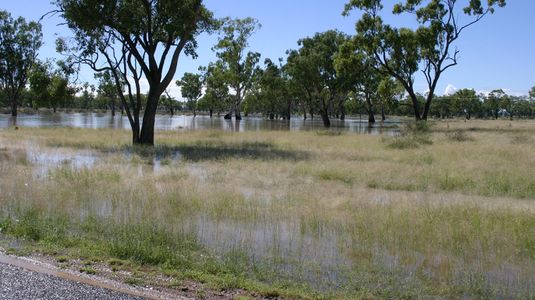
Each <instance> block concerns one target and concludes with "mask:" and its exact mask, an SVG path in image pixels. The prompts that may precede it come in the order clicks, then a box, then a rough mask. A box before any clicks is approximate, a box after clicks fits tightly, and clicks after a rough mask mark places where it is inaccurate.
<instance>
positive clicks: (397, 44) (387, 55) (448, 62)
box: [344, 0, 505, 120]
mask: <svg viewBox="0 0 535 300" xmlns="http://www.w3.org/2000/svg"><path fill="white" fill-rule="evenodd" d="M459 5H460V3H458V1H447V2H442V1H435V0H428V1H413V0H407V1H403V2H400V3H397V4H395V5H394V7H393V13H394V14H402V13H408V14H412V15H414V16H415V17H416V21H417V22H418V25H419V27H418V28H417V29H416V30H412V29H408V28H395V27H392V26H390V25H386V24H384V23H383V19H382V18H381V16H380V13H381V10H382V9H383V6H382V1H380V0H351V1H349V3H348V4H347V5H346V7H345V10H344V14H345V15H348V14H349V12H350V11H351V10H353V9H355V8H357V9H360V10H362V11H363V15H362V17H361V19H360V20H359V21H358V22H357V35H356V37H355V40H356V43H357V44H359V45H361V46H362V49H363V50H364V51H365V52H366V53H367V54H368V55H369V57H372V58H373V59H374V60H375V62H376V63H377V64H378V65H380V66H381V67H382V69H383V71H384V72H386V73H388V74H389V75H390V76H392V77H395V78H396V79H397V80H398V81H399V82H400V83H401V84H402V85H403V87H404V88H405V90H406V91H407V93H408V94H409V97H410V99H411V101H412V105H413V109H414V113H415V117H416V120H420V119H427V117H428V114H429V111H430V107H431V103H432V100H433V98H434V93H435V90H436V87H437V84H438V81H439V79H440V77H441V75H442V73H443V72H445V71H446V70H447V69H449V68H451V67H453V66H455V65H457V56H458V53H459V50H457V49H456V48H455V47H454V44H455V42H456V41H457V40H458V39H459V37H460V35H461V33H462V32H463V31H464V30H465V29H466V28H467V27H470V26H471V25H473V24H475V23H477V22H479V21H480V20H481V19H482V18H483V17H484V16H485V15H487V14H491V13H493V12H494V7H496V6H500V7H503V6H505V0H500V1H487V5H486V6H485V5H483V4H482V2H481V1H469V3H466V6H465V7H464V8H461V10H462V11H463V12H464V13H465V14H466V15H468V16H471V18H472V19H471V20H470V21H468V22H467V23H465V24H463V23H462V22H461V21H462V20H461V18H460V16H459V15H460V14H459ZM418 70H421V71H422V72H423V74H424V77H425V79H426V82H427V86H428V90H429V92H428V96H427V97H426V101H425V104H424V106H423V108H422V107H421V106H420V103H419V101H418V98H417V95H416V93H415V91H414V80H415V76H414V75H415V73H416V72H417V71H418Z"/></svg>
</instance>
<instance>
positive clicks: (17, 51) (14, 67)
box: [0, 11, 43, 117]
mask: <svg viewBox="0 0 535 300" xmlns="http://www.w3.org/2000/svg"><path fill="white" fill-rule="evenodd" d="M42 39H43V34H42V32H41V24H39V23H37V22H29V23H28V22H26V20H25V19H24V18H22V17H20V18H17V19H13V18H12V17H11V15H10V14H9V13H8V12H6V11H0V89H1V90H3V91H4V93H6V95H7V98H8V101H9V102H10V105H11V115H12V116H14V117H15V116H17V108H18V106H19V98H20V96H21V93H22V92H23V90H24V89H25V88H26V84H27V83H28V76H29V73H30V69H31V68H32V67H33V65H34V63H35V61H36V59H37V51H38V50H39V48H41V45H42V44H43V42H42Z"/></svg>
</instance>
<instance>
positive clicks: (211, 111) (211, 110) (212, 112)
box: [210, 109, 214, 119]
mask: <svg viewBox="0 0 535 300" xmlns="http://www.w3.org/2000/svg"><path fill="white" fill-rule="evenodd" d="M213 115H214V110H213V109H210V119H211V118H212V116H213Z"/></svg>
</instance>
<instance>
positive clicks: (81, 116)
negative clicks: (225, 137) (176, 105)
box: [0, 113, 400, 135]
mask: <svg viewBox="0 0 535 300" xmlns="http://www.w3.org/2000/svg"><path fill="white" fill-rule="evenodd" d="M15 125H17V126H21V127H41V128H54V127H75V128H88V129H103V128H107V129H130V123H129V122H128V118H127V117H126V116H120V115H119V116H116V117H111V116H110V114H109V113H56V114H52V113H43V114H34V115H20V116H18V117H17V118H16V120H15V119H13V118H12V117H11V116H9V115H0V128H7V127H12V126H15ZM399 125H400V121H399V120H398V119H393V120H388V121H387V122H384V123H381V122H378V123H377V124H374V125H372V126H369V124H368V122H367V121H366V119H365V118H364V119H359V118H348V119H346V120H345V121H340V120H336V119H333V120H332V127H331V130H333V131H347V132H354V133H360V134H386V135H391V134H395V133H396V132H397V131H398V129H399V127H398V126H399ZM156 128H157V129H159V130H195V129H216V130H218V129H220V130H224V131H233V132H245V131H263V130H283V131H310V130H322V129H324V127H323V123H322V122H321V119H320V118H319V117H317V118H315V119H314V120H310V119H309V120H306V121H305V120H303V119H302V117H295V118H292V120H291V121H282V120H267V119H265V118H261V117H248V118H244V119H243V120H242V121H240V122H236V121H234V120H232V121H230V120H225V119H223V117H216V116H214V117H213V118H210V117H208V116H197V117H195V118H194V117H193V116H185V115H182V116H173V117H171V116H164V115H160V116H157V117H156Z"/></svg>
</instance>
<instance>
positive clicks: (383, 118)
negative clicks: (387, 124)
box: [381, 104, 386, 122]
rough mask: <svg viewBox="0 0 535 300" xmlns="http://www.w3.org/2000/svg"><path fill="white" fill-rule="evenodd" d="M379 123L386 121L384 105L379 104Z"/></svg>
mask: <svg viewBox="0 0 535 300" xmlns="http://www.w3.org/2000/svg"><path fill="white" fill-rule="evenodd" d="M381 121H382V122H384V121H386V114H385V105H384V104H381Z"/></svg>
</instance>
